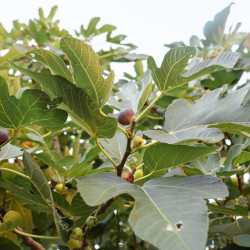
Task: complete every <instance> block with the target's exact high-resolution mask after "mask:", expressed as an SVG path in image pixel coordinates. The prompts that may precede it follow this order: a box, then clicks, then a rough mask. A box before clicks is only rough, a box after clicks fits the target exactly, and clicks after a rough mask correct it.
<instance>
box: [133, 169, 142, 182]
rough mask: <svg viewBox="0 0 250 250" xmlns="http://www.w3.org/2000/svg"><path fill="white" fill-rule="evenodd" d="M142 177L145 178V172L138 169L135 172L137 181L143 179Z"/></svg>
mask: <svg viewBox="0 0 250 250" xmlns="http://www.w3.org/2000/svg"><path fill="white" fill-rule="evenodd" d="M142 176H143V171H142V170H141V169H138V170H136V171H135V173H134V179H135V180H136V179H139V178H141V177H142Z"/></svg>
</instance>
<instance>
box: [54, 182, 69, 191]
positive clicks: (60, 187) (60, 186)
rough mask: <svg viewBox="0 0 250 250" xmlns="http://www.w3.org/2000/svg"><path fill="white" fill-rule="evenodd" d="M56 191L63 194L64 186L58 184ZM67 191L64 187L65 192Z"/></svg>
mask: <svg viewBox="0 0 250 250" xmlns="http://www.w3.org/2000/svg"><path fill="white" fill-rule="evenodd" d="M55 189H56V191H57V192H58V193H62V192H63V184H62V183H59V184H56V186H55ZM66 190H67V187H65V186H64V192H65V191H66Z"/></svg>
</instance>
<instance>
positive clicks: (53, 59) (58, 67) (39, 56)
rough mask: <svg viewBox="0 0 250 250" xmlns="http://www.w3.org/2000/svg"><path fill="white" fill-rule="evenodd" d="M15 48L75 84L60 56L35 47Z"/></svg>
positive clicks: (20, 46)
mask: <svg viewBox="0 0 250 250" xmlns="http://www.w3.org/2000/svg"><path fill="white" fill-rule="evenodd" d="M14 46H15V48H16V49H18V50H19V51H20V52H22V53H24V54H25V55H27V56H29V57H31V58H33V59H35V60H37V61H39V62H41V63H43V64H44V65H46V66H48V67H49V68H50V69H51V71H52V72H53V73H54V74H55V75H59V76H62V77H64V78H66V79H67V80H68V81H70V82H73V78H72V75H71V73H70V71H69V69H68V68H67V66H66V64H65V63H64V61H63V60H62V58H61V57H60V56H58V55H56V54H55V53H52V52H50V51H48V50H45V49H37V48H34V47H33V46H27V45H23V44H19V43H16V44H14Z"/></svg>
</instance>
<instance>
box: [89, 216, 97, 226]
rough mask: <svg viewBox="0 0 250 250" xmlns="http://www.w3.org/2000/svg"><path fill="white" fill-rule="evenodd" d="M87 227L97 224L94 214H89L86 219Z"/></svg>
mask: <svg viewBox="0 0 250 250" xmlns="http://www.w3.org/2000/svg"><path fill="white" fill-rule="evenodd" d="M86 224H87V226H88V227H95V226H97V224H98V219H97V218H96V217H95V216H89V217H88V218H87V220H86Z"/></svg>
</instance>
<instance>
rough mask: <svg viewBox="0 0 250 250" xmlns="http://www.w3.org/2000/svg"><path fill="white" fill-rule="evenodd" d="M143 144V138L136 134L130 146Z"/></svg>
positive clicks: (136, 146)
mask: <svg viewBox="0 0 250 250" xmlns="http://www.w3.org/2000/svg"><path fill="white" fill-rule="evenodd" d="M142 144H143V138H142V137H141V136H136V137H135V139H134V143H133V147H132V148H138V147H140V146H141V145H142Z"/></svg>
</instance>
